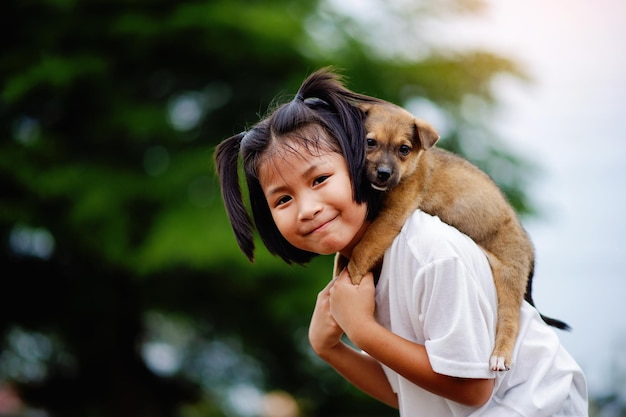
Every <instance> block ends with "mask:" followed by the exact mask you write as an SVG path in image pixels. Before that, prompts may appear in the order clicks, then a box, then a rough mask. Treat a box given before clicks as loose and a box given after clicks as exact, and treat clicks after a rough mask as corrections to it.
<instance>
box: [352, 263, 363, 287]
mask: <svg viewBox="0 0 626 417" xmlns="http://www.w3.org/2000/svg"><path fill="white" fill-rule="evenodd" d="M348 274H350V281H352V285H359V284H360V283H361V280H362V279H363V275H365V274H363V273H361V271H359V269H358V268H356V267H355V266H354V265H353V264H352V262H350V263H349V264H348Z"/></svg>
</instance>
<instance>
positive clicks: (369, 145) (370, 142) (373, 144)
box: [367, 138, 376, 148]
mask: <svg viewBox="0 0 626 417" xmlns="http://www.w3.org/2000/svg"><path fill="white" fill-rule="evenodd" d="M367 146H368V147H369V148H373V147H374V146H376V141H375V140H374V139H369V138H368V139H367Z"/></svg>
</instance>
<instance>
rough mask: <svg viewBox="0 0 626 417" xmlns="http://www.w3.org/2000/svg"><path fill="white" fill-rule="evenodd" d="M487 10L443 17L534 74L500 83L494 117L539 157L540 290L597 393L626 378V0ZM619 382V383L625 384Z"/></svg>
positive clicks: (455, 33)
mask: <svg viewBox="0 0 626 417" xmlns="http://www.w3.org/2000/svg"><path fill="white" fill-rule="evenodd" d="M488 3H489V5H490V7H489V10H488V11H487V13H485V14H484V15H483V16H482V17H479V18H472V19H469V20H468V19H465V20H463V21H462V22H457V21H455V22H448V23H446V24H445V26H446V27H447V28H448V29H449V30H448V31H446V33H447V36H449V39H447V41H449V42H452V43H455V42H462V43H463V44H474V45H481V44H482V45H487V46H488V47H489V48H491V49H492V50H494V51H498V52H502V53H504V54H506V55H507V56H513V57H515V58H516V59H518V60H519V61H520V62H522V63H523V64H524V65H525V67H526V68H527V69H528V70H529V72H530V73H531V75H532V76H533V77H534V79H535V82H534V83H533V84H531V85H530V86H525V85H523V84H520V83H512V82H510V83H506V82H505V83H501V84H498V85H499V90H498V94H499V96H500V97H501V99H502V102H503V103H504V104H505V107H504V109H503V111H502V112H501V114H498V115H497V118H498V121H497V123H496V126H497V127H498V130H499V131H500V132H502V133H503V135H504V136H505V137H506V138H508V139H509V144H510V145H511V146H512V147H513V149H515V150H516V151H518V152H520V154H522V155H524V156H525V157H529V158H531V159H533V160H535V161H538V163H539V164H540V165H541V166H542V168H543V170H544V175H543V176H541V177H539V179H537V180H536V181H535V183H534V184H533V186H532V189H531V190H530V192H531V196H532V198H533V200H534V201H536V202H537V203H538V205H539V209H540V210H541V211H542V213H543V217H542V218H540V219H533V220H532V221H531V220H528V221H526V222H525V225H526V227H527V229H528V231H529V233H530V235H531V238H532V239H533V241H534V243H535V249H536V252H537V267H536V273H535V280H534V290H533V295H534V299H535V302H536V304H537V306H538V307H539V308H540V310H541V311H542V312H544V313H545V314H547V315H550V316H554V317H557V318H560V319H562V320H564V321H566V322H568V323H569V324H570V325H571V326H572V327H573V328H574V330H573V331H572V332H571V333H564V332H561V331H558V333H559V335H560V337H561V340H562V342H563V344H564V345H565V347H566V349H567V350H568V351H569V352H570V353H571V354H572V355H573V356H574V357H575V358H576V360H577V361H578V362H579V363H580V365H581V366H582V367H583V370H584V371H585V373H586V375H587V378H588V382H589V390H590V392H592V393H608V392H610V391H609V390H611V389H616V387H615V382H616V381H615V380H614V378H616V377H617V376H618V375H619V374H621V380H622V383H621V384H622V385H624V383H625V381H626V359H625V358H626V273H625V272H624V271H625V270H626V244H624V242H622V238H623V237H624V235H626V217H625V215H626V196H625V192H626V187H625V184H626V80H625V79H626V48H624V47H623V46H621V45H622V44H623V40H624V39H626V2H624V1H623V0H598V1H594V2H589V1H584V0H553V1H549V2H546V1H543V0H526V1H524V2H519V1H512V0H500V1H494V0H492V1H489V2H488ZM624 388H626V387H623V386H622V394H623V395H626V391H625V390H624Z"/></svg>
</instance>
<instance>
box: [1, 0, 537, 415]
mask: <svg viewBox="0 0 626 417" xmlns="http://www.w3.org/2000/svg"><path fill="white" fill-rule="evenodd" d="M435 3H436V2H433V4H425V5H423V6H424V7H423V8H418V9H416V10H412V11H410V12H409V13H404V14H398V13H397V11H396V12H394V9H393V8H394V7H395V6H394V5H395V3H394V2H389V4H387V3H384V4H383V3H381V4H380V5H379V7H380V8H381V10H387V11H390V12H391V14H390V16H395V18H396V19H403V20H402V21H403V22H404V23H405V24H407V23H411V24H413V23H415V21H419V20H420V19H426V18H427V16H428V14H430V13H437V14H441V13H443V10H442V9H441V7H434V6H436V5H435ZM330 4H331V3H327V2H321V3H320V2H315V1H313V2H298V1H289V0H280V1H279V0H277V1H273V2H259V1H231V0H202V1H200V0H197V1H190V2H172V1H166V0H150V1H147V0H133V1H119V0H114V1H104V0H91V1H87V0H85V1H79V0H56V1H52V0H48V1H46V0H29V1H21V2H9V3H7V4H6V5H4V7H3V12H2V14H1V16H0V23H1V24H2V25H1V27H2V31H3V36H2V37H0V43H2V45H1V47H2V51H3V53H2V54H1V56H0V81H1V84H0V85H2V90H1V91H0V121H1V123H0V132H1V134H2V135H1V137H2V140H1V141H0V187H1V188H2V189H3V194H2V202H1V204H0V232H1V233H2V237H3V242H4V245H3V246H2V252H1V254H2V255H1V256H2V258H1V259H2V266H3V268H2V269H3V272H2V283H3V293H2V297H3V299H2V302H1V303H0V341H2V343H3V352H2V353H1V354H0V382H2V381H4V382H6V383H11V384H15V386H16V387H17V388H18V390H19V392H20V395H21V396H22V398H23V399H24V400H25V401H26V402H27V404H28V405H29V406H32V407H38V408H43V409H47V410H49V411H50V412H51V414H53V415H63V416H110V415H116V416H142V415H146V416H148V415H149V416H175V415H183V416H196V415H210V416H213V415H215V416H218V415H226V414H229V415H232V414H233V413H234V414H237V409H236V407H237V404H233V403H231V402H229V401H227V399H228V398H229V395H230V394H231V393H232V392H235V391H233V390H234V389H235V388H237V387H240V386H242V385H246V384H247V385H250V386H253V387H255V388H256V389H258V390H261V391H263V390H274V389H281V390H284V391H287V392H289V393H290V394H291V395H293V396H294V397H295V398H296V399H297V400H298V401H299V403H300V405H301V406H302V408H303V410H305V411H304V412H305V413H306V415H311V416H313V415H330V414H340V413H344V415H350V414H354V413H364V412H367V413H369V415H389V410H388V409H386V408H385V407H384V406H381V405H377V404H374V403H373V402H372V401H371V400H370V399H368V398H365V397H364V396H363V395H362V394H359V393H357V392H355V390H354V389H351V388H349V387H348V386H347V384H346V383H344V382H343V381H342V380H341V378H339V377H338V376H337V375H335V374H334V373H333V372H332V371H331V370H329V369H328V368H327V367H326V366H324V365H323V364H321V363H320V362H319V361H318V360H316V359H315V358H314V357H313V356H312V354H311V352H310V351H309V349H308V344H307V340H306V328H307V325H308V320H309V317H310V314H311V311H312V307H313V304H314V301H315V295H316V293H317V291H319V290H320V289H321V288H322V286H323V285H324V283H325V282H326V281H327V280H328V278H329V274H330V271H331V263H332V260H331V259H328V258H320V259H316V260H315V261H314V262H313V263H312V264H311V265H308V266H306V267H300V266H298V267H288V266H285V265H284V264H282V263H281V262H280V261H279V260H278V259H276V258H273V257H271V256H270V255H269V254H268V253H267V252H266V251H265V250H264V249H263V248H262V247H261V246H260V245H258V249H257V252H258V255H257V260H256V262H255V264H254V265H250V264H249V263H248V261H247V260H246V259H245V257H244V256H243V255H242V254H241V253H240V251H239V249H238V247H237V245H236V243H235V240H234V237H233V235H232V232H231V229H230V226H229V224H228V221H227V219H226V216H225V214H224V210H223V208H222V204H221V199H220V196H219V190H218V187H217V182H216V180H215V176H214V173H213V170H214V168H213V163H212V157H213V156H212V153H213V148H214V146H215V145H216V144H217V143H218V142H219V141H220V140H222V139H223V138H225V137H227V136H230V135H232V134H233V133H237V132H239V131H241V130H243V129H244V128H245V127H246V126H248V125H251V124H253V123H255V122H256V121H257V120H258V118H259V115H262V114H264V113H265V112H266V111H267V109H268V108H269V107H270V106H271V105H272V103H273V100H274V98H275V97H281V96H286V97H291V95H292V94H293V92H295V91H296V88H297V86H298V85H299V83H300V82H301V81H302V80H303V79H304V78H305V77H306V75H308V73H310V72H312V71H313V70H314V69H316V68H319V67H321V66H325V65H328V64H333V65H335V66H336V67H338V68H342V69H343V72H344V74H345V75H346V76H347V79H348V84H349V87H350V88H352V89H354V90H355V91H359V92H363V93H366V94H370V95H375V96H379V97H381V98H385V99H388V100H390V101H393V102H396V103H399V104H403V105H404V104H406V103H409V102H410V101H411V100H413V99H415V98H419V99H421V100H423V101H424V102H427V103H430V105H432V107H433V108H436V109H438V111H439V112H441V113H442V114H444V115H445V119H446V120H447V121H448V124H449V126H447V129H446V132H447V133H446V137H445V138H444V140H443V141H442V145H443V146H446V147H449V148H451V149H454V150H456V151H459V152H463V150H464V149H466V148H467V146H468V139H467V138H470V140H472V141H473V139H475V138H479V139H477V140H475V141H473V142H472V144H471V146H472V147H473V148H476V147H478V148H479V151H478V152H474V154H479V155H483V157H482V159H481V160H477V161H475V162H477V163H480V164H481V166H483V167H484V168H485V169H486V170H487V171H488V172H490V173H492V174H493V175H494V177H495V178H496V180H499V181H500V183H501V184H502V185H503V188H504V189H505V190H506V191H507V193H508V195H509V196H510V197H511V200H512V201H513V202H514V203H515V204H516V206H517V207H518V208H519V209H520V210H522V211H526V212H527V211H529V210H530V208H531V207H530V204H529V203H528V201H527V197H526V195H525V193H524V186H525V182H524V181H523V179H524V178H527V175H528V173H527V167H526V166H525V165H523V163H522V162H521V161H519V160H518V159H517V158H515V157H514V156H512V155H511V154H510V153H509V152H508V151H506V150H503V148H502V144H501V143H500V142H499V141H498V139H497V138H496V137H494V136H493V134H492V133H491V131H490V129H489V109H492V108H493V107H494V106H495V105H497V103H496V102H495V99H494V96H493V85H492V80H493V79H494V77H496V76H498V75H509V76H513V77H518V78H523V74H521V73H520V71H519V70H518V69H517V67H516V66H515V64H514V63H513V62H511V61H510V60H508V59H506V58H503V57H499V56H496V55H494V54H490V53H488V52H485V51H463V52H458V51H430V50H428V48H426V50H427V53H423V51H422V53H421V54H417V55H416V58H411V57H410V54H408V55H409V56H407V54H404V55H402V54H400V53H397V54H396V53H394V54H392V55H393V56H385V55H382V54H381V49H380V48H378V47H376V45H374V44H373V42H374V40H373V39H372V38H371V37H368V36H366V34H367V33H369V32H370V29H371V27H369V26H368V25H367V24H366V23H364V22H360V21H359V20H358V19H353V18H351V17H350V16H346V15H345V13H343V14H342V13H340V12H338V11H337V10H335V9H334V8H333V7H331V5H330ZM438 4H439V3H438ZM479 4H480V3H478V2H475V1H460V0H459V1H449V2H446V3H445V7H446V10H450V11H453V12H458V11H464V12H466V11H468V10H475V8H476V7H478V5H479ZM427 6H432V7H434V10H433V9H431V8H430V7H427ZM439 6H441V4H439ZM376 39H378V40H381V39H382V40H383V41H384V42H387V44H388V45H393V43H392V40H389V39H383V38H381V37H380V36H378V37H376ZM417 43H419V41H417ZM422 46H424V47H426V46H428V45H422ZM391 49H393V48H391ZM469 99H472V100H473V101H470V102H472V103H478V104H477V105H476V106H468V105H467V103H468V100H469ZM474 150H475V151H476V149H474ZM499 178H500V179H499ZM155 317H156V319H155ZM167 328H175V329H178V331H174V332H166V331H165V330H164V329H167ZM24 340H25V341H26V342H24ZM20 341H21V342H20ZM23 343H30V344H31V345H32V346H34V348H33V349H34V350H33V352H40V353H37V354H33V355H30V356H29V355H27V354H25V353H24V352H23V351H21V350H20V346H23ZM44 348H45V349H44ZM152 348H154V349H156V350H155V351H156V352H163V349H165V352H166V353H167V352H169V356H167V355H166V359H168V358H169V360H170V361H174V364H173V365H170V366H169V367H167V366H166V365H164V363H165V362H163V361H161V362H154V361H152V362H151V360H150V354H149V352H150V349H152ZM159 349H161V350H160V351H159ZM32 369H39V371H38V372H32ZM29 370H31V371H29ZM233 407H235V408H233ZM229 410H230V411H229Z"/></svg>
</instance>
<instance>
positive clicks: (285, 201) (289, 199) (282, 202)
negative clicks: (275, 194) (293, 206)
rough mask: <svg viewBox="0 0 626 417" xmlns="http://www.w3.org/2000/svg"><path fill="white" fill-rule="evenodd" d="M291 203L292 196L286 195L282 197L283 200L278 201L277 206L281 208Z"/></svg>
mask: <svg viewBox="0 0 626 417" xmlns="http://www.w3.org/2000/svg"><path fill="white" fill-rule="evenodd" d="M289 201H291V196H288V195H285V196H282V197H281V198H279V199H278V201H276V206H277V207H278V206H281V205H283V204H286V203H288V202H289Z"/></svg>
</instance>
